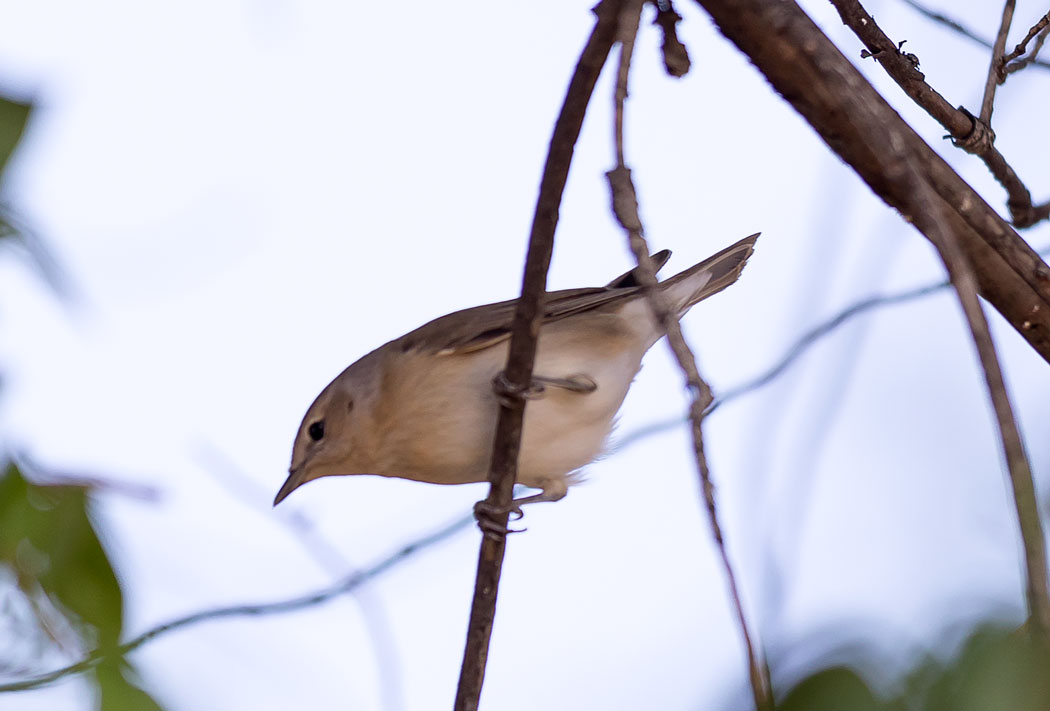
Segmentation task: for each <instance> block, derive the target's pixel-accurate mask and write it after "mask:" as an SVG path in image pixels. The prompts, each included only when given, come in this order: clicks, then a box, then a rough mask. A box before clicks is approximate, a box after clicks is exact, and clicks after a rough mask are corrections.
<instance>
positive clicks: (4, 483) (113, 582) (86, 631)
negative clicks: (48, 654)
mask: <svg viewBox="0 0 1050 711" xmlns="http://www.w3.org/2000/svg"><path fill="white" fill-rule="evenodd" d="M0 566H2V567H4V568H6V569H7V571H8V572H10V575H8V576H6V577H8V578H10V579H13V580H14V581H15V585H16V586H17V588H18V590H19V591H20V592H21V594H22V595H23V596H24V597H25V599H26V600H27V601H28V602H29V603H30V604H29V606H28V607H29V608H30V609H32V610H35V611H36V612H37V615H38V618H39V619H38V623H39V625H38V626H39V629H40V633H41V635H46V634H48V632H47V629H48V625H47V619H48V618H51V617H53V616H54V615H59V616H61V618H62V619H63V620H65V621H66V622H67V623H68V625H69V627H70V629H71V630H73V631H74V633H75V635H76V638H77V641H78V642H79V646H80V647H81V650H80V651H81V652H87V651H91V650H96V649H97V650H99V651H100V652H102V653H103V654H105V655H106V656H105V659H104V660H103V661H102V662H100V664H99V665H98V666H97V667H96V668H95V670H94V677H95V679H96V681H97V685H98V694H99V701H100V703H99V707H100V708H101V709H103V710H104V711H111V710H113V711H120V710H122V709H128V711H131V710H132V709H134V710H135V711H140V710H141V711H150V710H152V709H159V708H160V707H159V706H158V705H157V703H156V702H155V701H154V700H153V699H152V698H150V697H149V695H148V694H146V693H145V692H144V691H142V690H141V689H140V688H138V687H137V686H136V684H135V683H134V681H133V679H134V675H133V674H132V673H131V670H130V669H129V668H128V667H127V665H126V663H125V662H124V661H123V659H122V658H121V655H120V654H119V650H118V649H117V645H118V644H119V642H120V637H121V631H122V627H123V595H122V593H121V589H120V583H119V582H118V580H117V576H116V574H115V573H114V571H113V566H112V565H111V564H110V562H109V557H108V556H107V555H106V551H105V549H104V548H103V547H102V542H101V541H100V540H99V538H98V535H96V533H95V528H94V526H93V525H92V521H91V517H90V497H89V492H88V490H87V489H86V488H84V487H81V486H68V485H47V486H41V485H37V484H33V483H32V482H30V481H29V480H27V479H26V478H25V477H24V476H23V475H22V472H21V471H19V469H18V467H16V466H15V465H14V464H8V465H7V467H6V469H5V470H4V472H3V475H2V477H0Z"/></svg>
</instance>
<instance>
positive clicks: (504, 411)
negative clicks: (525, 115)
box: [454, 0, 622, 711]
mask: <svg viewBox="0 0 1050 711" xmlns="http://www.w3.org/2000/svg"><path fill="white" fill-rule="evenodd" d="M621 2H622V0H602V1H601V2H599V3H598V5H597V6H595V8H594V13H595V15H596V17H597V20H596V22H595V25H594V30H593V31H592V32H591V36H590V38H589V39H588V40H587V44H586V45H585V46H584V48H583V51H582V53H581V54H580V59H579V61H578V62H577V64H576V69H575V71H574V72H573V76H572V79H571V80H570V82H569V88H568V90H567V91H566V94H565V100H564V102H563V104H562V107H561V113H560V114H559V116H558V120H557V122H556V123H555V124H554V131H553V135H552V136H551V141H550V147H549V148H548V151H547V161H546V164H545V165H544V168H543V178H542V179H541V181H540V191H539V196H538V197H537V199H536V212H535V215H534V217H533V221H532V230H531V233H530V236H529V250H528V254H527V256H526V258H525V273H524V275H523V277H522V287H521V297H520V298H519V299H518V303H517V307H516V309H515V313H514V320H513V322H512V324H511V338H510V347H509V353H508V356H507V367H506V370H504V372H503V373H502V374H501V375H500V376H497V379H496V381H495V382H494V387H495V388H496V391H497V395H498V396H499V399H500V402H501V404H500V412H499V420H498V421H497V424H496V437H495V443H494V444H493V453H492V464H491V468H490V469H489V481H490V482H491V484H492V485H491V487H490V489H489V495H488V498H487V499H485V501H484V502H479V509H478V510H479V511H487V512H488V516H487V517H486V518H487V519H488V522H489V523H490V524H491V525H490V526H488V527H486V529H485V535H484V536H482V538H481V550H480V552H479V554H478V572H477V578H476V580H475V584H474V598H473V601H472V603H471V609H470V622H469V625H468V627H467V641H466V646H465V649H464V651H463V665H462V667H461V668H460V676H459V684H458V686H457V689H456V700H455V706H454V708H455V709H456V711H475V709H477V707H478V702H479V699H480V697H481V686H482V683H483V682H484V679H485V663H486V660H487V658H488V648H489V638H490V637H491V636H492V625H493V620H494V618H495V614H496V596H497V593H498V590H499V579H500V572H501V570H502V567H503V554H504V552H505V549H506V545H507V518H508V515H509V511H510V503H511V498H512V495H513V490H514V481H515V479H516V475H517V462H518V451H519V449H520V447H521V428H522V422H523V418H524V412H525V397H524V394H525V393H526V392H528V391H529V389H530V386H531V384H532V366H533V359H534V358H535V354H536V341H537V338H538V335H539V327H540V321H541V317H542V306H541V303H542V300H543V296H544V294H545V293H546V286H547V270H548V268H549V267H550V260H551V253H552V251H553V247H554V231H555V228H556V227H557V224H558V210H559V206H560V205H561V197H562V193H563V191H564V190H565V183H566V181H567V179H568V176H569V165H570V163H571V161H572V155H573V151H574V148H575V145H576V139H577V138H578V137H579V135H580V129H581V128H582V126H583V119H584V116H585V115H586V113H587V105H588V103H589V102H590V98H591V95H592V94H593V92H594V85H595V83H596V82H597V81H598V76H599V74H600V73H601V70H602V67H603V66H605V62H606V60H607V58H608V56H609V51H610V50H611V49H612V44H613V40H614V39H615V36H616V23H617V16H618V12H619V8H620V5H621Z"/></svg>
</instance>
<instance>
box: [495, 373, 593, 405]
mask: <svg viewBox="0 0 1050 711" xmlns="http://www.w3.org/2000/svg"><path fill="white" fill-rule="evenodd" d="M492 387H493V389H494V390H495V391H496V398H497V399H498V400H499V401H500V403H501V404H503V405H506V406H508V407H512V406H513V405H514V401H515V399H516V398H519V397H520V398H521V399H522V400H538V399H539V398H541V397H543V395H544V393H545V392H546V390H547V388H548V387H551V388H561V389H563V390H568V391H570V392H574V393H593V392H594V391H595V390H597V389H598V384H597V383H596V382H594V380H593V379H591V378H589V377H588V376H586V375H583V374H582V373H579V374H577V375H570V376H569V377H568V378H550V377H547V376H545V375H533V376H532V383H531V384H530V385H529V387H527V388H518V387H514V386H512V385H511V384H510V383H509V382H508V381H507V375H506V374H505V373H504V372H503V371H502V370H501V371H500V372H498V373H497V374H496V377H495V378H493V379H492Z"/></svg>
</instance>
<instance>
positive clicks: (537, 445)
mask: <svg viewBox="0 0 1050 711" xmlns="http://www.w3.org/2000/svg"><path fill="white" fill-rule="evenodd" d="M756 239H758V235H757V234H756V235H752V236H750V237H747V238H746V239H743V240H741V241H739V242H737V243H736V244H734V245H733V246H731V247H728V248H726V249H724V250H722V251H721V252H719V253H718V254H716V255H714V256H712V257H710V258H708V259H706V260H704V261H703V262H700V263H699V264H697V265H695V266H693V267H690V268H689V269H686V270H685V271H684V272H682V273H681V274H677V275H675V276H673V277H671V278H670V279H668V280H666V281H663V282H660V285H659V288H660V290H661V291H662V292H663V295H664V297H665V299H666V303H667V304H668V305H669V306H670V307H671V308H673V309H674V310H675V312H676V313H677V315H678V317H679V318H681V317H682V316H683V315H684V314H685V312H686V311H688V310H689V308H690V307H691V306H693V305H694V304H696V303H697V302H699V301H701V300H703V299H705V298H707V297H708V296H711V295H712V294H715V293H717V292H719V291H721V290H722V289H724V288H726V287H727V286H729V285H730V284H732V283H733V282H735V281H736V280H737V278H738V277H739V276H740V272H741V271H742V270H743V268H744V265H745V264H746V262H747V259H748V257H749V256H751V252H752V250H753V249H754V244H755V240H756ZM668 257H670V252H667V251H663V252H660V253H659V254H657V255H654V257H653V259H654V261H655V263H656V265H657V266H658V267H659V266H662V265H663V264H664V263H665V262H666V261H667V259H668ZM515 303H516V302H515V301H503V302H501V303H498V304H489V305H487V306H478V307H475V308H472V309H466V310H464V311H457V312H455V313H452V314H449V315H447V316H442V317H441V318H438V319H435V320H434V321H431V322H430V323H428V324H426V325H425V326H421V327H420V328H417V329H416V330H415V331H412V332H411V333H408V334H406V335H404V336H402V337H400V338H398V339H395V340H393V341H390V342H389V343H387V344H386V345H383V346H380V347H379V348H377V349H376V350H374V351H372V352H371V353H369V354H368V355H366V356H365V357H364V358H362V359H361V360H359V361H357V362H356V363H354V364H353V365H351V366H350V367H349V368H347V369H346V370H344V371H343V372H342V373H340V374H339V376H338V377H336V379H335V380H333V381H332V382H331V383H329V385H328V387H326V388H325V389H324V390H323V391H321V394H320V395H318V396H317V399H316V400H314V403H313V404H312V405H311V406H310V409H309V410H307V412H306V417H304V418H303V422H302V424H301V425H300V426H299V433H298V434H297V435H296V438H295V444H294V446H293V449H292V465H291V468H290V469H289V474H288V479H287V480H286V481H285V482H284V485H283V486H282V487H281V489H280V491H278V492H277V497H276V498H275V499H274V505H275V506H276V505H277V504H279V503H280V502H281V501H283V500H284V499H285V497H287V496H288V495H289V494H290V493H292V491H294V490H295V489H296V488H298V487H299V486H301V485H303V484H305V483H306V482H308V481H312V480H313V479H318V478H320V477H323V476H333V475H343V474H378V475H380V476H392V477H401V478H403V479H414V480H416V481H427V482H432V483H434V484H465V483H469V482H483V481H486V480H487V477H488V468H489V461H490V458H491V455H492V443H493V439H494V436H495V428H496V418H497V415H498V410H499V401H498V399H497V396H496V394H495V392H493V388H492V380H493V378H494V377H495V376H496V375H497V374H498V373H500V371H501V370H502V369H503V367H504V366H505V364H506V361H507V347H508V343H509V340H510V326H511V320H512V318H513V315H514V309H515ZM543 313H544V315H543V323H542V326H541V329H540V335H539V344H538V348H537V352H536V362H535V367H534V373H535V375H534V376H533V377H534V382H535V389H536V391H537V392H538V393H539V395H538V397H536V398H535V399H533V400H530V402H529V404H528V406H527V407H526V408H525V421H524V426H523V431H522V444H521V452H520V455H519V458H518V478H517V481H518V483H519V484H524V485H525V486H528V487H531V488H534V489H540V490H541V492H540V493H538V494H535V495H533V496H528V497H525V498H522V499H517V500H516V501H515V504H522V503H526V502H531V501H556V500H558V499H560V498H562V497H563V496H565V493H566V491H567V489H568V486H569V484H571V483H572V482H573V473H574V472H576V471H577V470H579V469H580V468H581V467H583V466H585V465H587V464H589V463H590V462H592V461H594V459H595V458H597V457H598V456H599V455H600V454H601V453H602V448H603V446H604V444H605V441H606V438H607V437H608V435H609V432H610V431H611V430H612V426H613V420H614V418H615V416H616V412H617V411H618V410H619V409H620V405H621V404H622V403H623V400H624V398H625V397H626V396H627V390H628V388H630V386H631V382H632V381H633V380H634V376H635V375H636V374H637V372H638V369H639V368H640V367H641V362H642V356H644V355H645V353H646V351H648V350H649V349H650V348H651V347H652V346H653V344H654V343H656V341H658V340H659V339H660V337H661V336H662V335H663V333H662V331H661V330H660V328H659V326H658V324H657V323H656V320H655V318H654V317H653V313H652V310H651V309H650V306H649V302H648V300H647V299H645V298H644V293H643V291H642V289H641V287H639V286H638V283H637V281H636V279H635V275H634V272H633V271H631V272H627V273H626V274H624V275H622V276H620V277H618V278H616V279H614V280H613V281H612V282H610V283H609V284H608V285H607V286H604V287H597V288H589V289H567V290H565V291H555V292H551V293H549V294H547V296H546V300H545V302H544V312H543Z"/></svg>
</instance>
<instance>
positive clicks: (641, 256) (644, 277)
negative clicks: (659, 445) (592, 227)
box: [606, 0, 773, 711]
mask: <svg viewBox="0 0 1050 711" xmlns="http://www.w3.org/2000/svg"><path fill="white" fill-rule="evenodd" d="M641 12H642V0H627V2H626V3H625V4H624V6H623V9H622V10H621V11H620V19H619V28H618V32H617V34H618V37H617V39H618V41H619V44H620V61H619V70H618V72H617V79H616V88H615V91H614V100H613V104H614V106H613V141H614V145H615V151H616V167H615V168H613V170H611V171H609V172H608V173H607V174H606V175H607V177H608V179H609V188H610V190H611V193H612V205H613V213H614V214H615V215H616V219H617V220H618V221H619V223H620V225H621V226H622V227H623V228H624V231H625V232H626V233H627V238H628V243H629V245H630V248H631V251H632V252H633V253H634V257H635V259H636V260H637V262H638V269H637V270H636V271H635V278H636V279H637V281H638V284H639V285H640V286H641V287H642V289H643V291H644V293H645V295H646V297H647V298H648V299H649V304H650V306H651V307H652V310H653V313H654V314H655V316H656V320H657V321H658V322H659V323H660V327H661V329H662V330H663V331H664V332H665V333H666V334H667V340H668V342H669V343H670V346H671V351H672V352H673V353H674V356H675V359H676V360H677V361H678V366H679V368H681V370H682V373H683V375H685V380H686V385H687V386H688V388H689V391H690V392H691V393H692V403H691V404H690V407H689V419H690V421H691V422H692V434H693V453H694V455H695V457H696V467H697V472H698V473H699V475H700V489H701V491H702V492H703V497H704V503H705V505H706V507H707V514H708V521H709V523H710V525H711V534H712V537H713V538H714V540H715V546H716V548H717V549H718V553H719V556H720V558H721V562H722V568H723V570H724V571H725V576H726V582H727V584H728V586H729V595H730V600H731V601H732V604H733V609H734V611H735V612H736V616H737V623H738V624H739V627H740V634H741V637H742V638H743V642H744V647H745V650H746V652H747V662H748V672H749V678H750V682H751V691H752V694H753V696H754V700H755V708H756V709H757V710H758V711H767V710H768V711H771V710H772V708H773V697H772V685H771V683H770V679H769V668H768V667H767V666H766V662H765V659H764V657H763V655H762V654H761V652H760V651H756V646H755V644H754V642H753V641H752V639H753V634H752V633H751V631H750V629H749V625H748V622H747V615H746V614H745V613H744V604H743V601H742V600H741V597H740V590H739V586H738V585H737V581H736V574H735V573H734V571H733V565H732V563H731V562H730V560H729V554H728V552H727V551H726V545H725V540H724V538H723V534H722V526H721V525H720V523H719V520H718V508H717V506H716V505H715V489H714V484H713V483H712V481H711V470H710V468H709V466H708V462H707V455H706V454H705V452H704V434H703V419H704V410H705V408H707V406H708V405H709V404H710V403H711V388H710V387H709V386H708V384H707V382H706V381H704V379H703V377H702V376H701V375H700V371H699V369H698V368H697V365H696V358H695V356H694V355H693V351H692V349H690V347H689V344H688V343H686V340H685V336H683V335H682V328H681V325H680V324H679V323H678V319H677V318H676V315H675V314H674V313H673V312H672V310H671V308H670V307H669V306H668V304H667V301H666V299H665V298H664V295H663V293H662V292H661V291H660V290H659V289H658V288H657V281H656V269H655V268H654V266H653V262H652V259H651V258H650V257H649V245H648V243H647V242H646V239H645V237H644V229H643V226H642V221H641V217H640V215H639V213H638V198H637V193H636V192H635V188H634V182H633V181H632V180H631V171H630V169H629V168H628V167H627V165H626V162H625V160H624V141H623V121H624V102H625V101H626V99H627V85H628V77H629V74H630V67H631V55H632V53H633V50H634V41H635V37H636V36H637V34H638V24H639V21H640V19H641Z"/></svg>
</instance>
